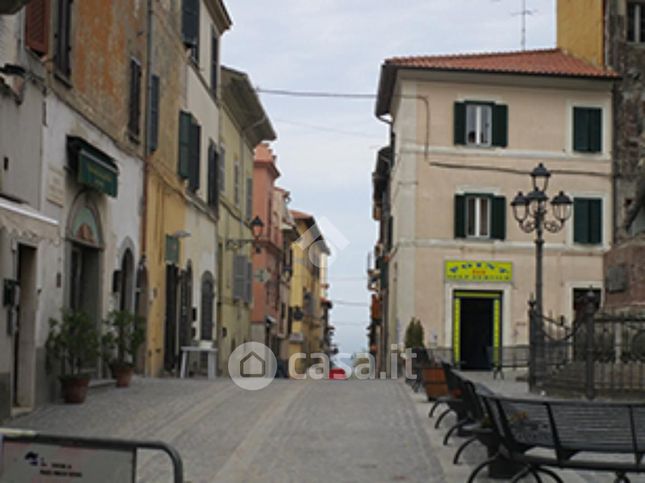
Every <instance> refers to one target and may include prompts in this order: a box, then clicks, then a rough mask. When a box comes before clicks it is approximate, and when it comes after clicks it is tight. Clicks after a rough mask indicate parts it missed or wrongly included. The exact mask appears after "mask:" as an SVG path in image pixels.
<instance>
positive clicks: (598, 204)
mask: <svg viewBox="0 0 645 483" xmlns="http://www.w3.org/2000/svg"><path fill="white" fill-rule="evenodd" d="M589 243H591V244H594V245H599V244H601V243H602V200H600V199H596V200H589Z"/></svg>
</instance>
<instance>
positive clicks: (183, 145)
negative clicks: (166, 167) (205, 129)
mask: <svg viewBox="0 0 645 483" xmlns="http://www.w3.org/2000/svg"><path fill="white" fill-rule="evenodd" d="M191 124H192V118H191V116H190V114H189V113H188V112H185V111H180V112H179V161H178V163H177V173H178V174H179V176H181V177H182V178H184V179H186V178H188V172H189V171H188V166H189V159H190V126H191Z"/></svg>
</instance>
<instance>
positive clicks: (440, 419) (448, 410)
mask: <svg viewBox="0 0 645 483" xmlns="http://www.w3.org/2000/svg"><path fill="white" fill-rule="evenodd" d="M451 412H452V409H446V410H445V411H444V412H443V413H441V416H439V418H438V419H437V422H436V423H434V429H439V425H440V424H441V421H443V418H445V417H446V416H448V414H450V413H451Z"/></svg>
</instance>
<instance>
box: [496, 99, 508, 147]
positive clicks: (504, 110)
mask: <svg viewBox="0 0 645 483" xmlns="http://www.w3.org/2000/svg"><path fill="white" fill-rule="evenodd" d="M493 146H499V147H502V148H505V147H506V146H508V106H506V105H504V104H495V105H494V106H493Z"/></svg>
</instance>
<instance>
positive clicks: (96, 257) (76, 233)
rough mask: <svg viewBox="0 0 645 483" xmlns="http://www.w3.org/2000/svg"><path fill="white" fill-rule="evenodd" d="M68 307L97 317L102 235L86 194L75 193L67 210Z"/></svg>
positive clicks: (97, 217) (99, 312) (99, 302)
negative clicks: (76, 195) (68, 210)
mask: <svg viewBox="0 0 645 483" xmlns="http://www.w3.org/2000/svg"><path fill="white" fill-rule="evenodd" d="M67 238H68V240H69V247H68V250H69V251H68V254H69V264H68V267H69V273H68V277H69V283H68V287H69V288H68V306H69V308H70V309H72V310H78V311H83V312H85V313H87V314H88V315H89V316H90V317H92V318H93V319H94V320H95V321H96V323H97V324H98V321H99V320H100V314H101V300H100V278H101V277H100V274H101V257H100V253H101V250H102V249H103V235H102V231H101V223H100V218H99V215H98V210H97V209H96V207H95V206H94V204H93V203H92V202H91V200H90V199H89V196H88V195H87V194H81V195H79V196H78V197H77V198H76V200H75V201H74V204H73V206H72V210H71V211H70V216H69V222H68V226H67Z"/></svg>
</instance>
